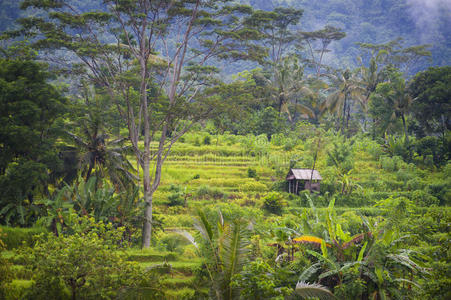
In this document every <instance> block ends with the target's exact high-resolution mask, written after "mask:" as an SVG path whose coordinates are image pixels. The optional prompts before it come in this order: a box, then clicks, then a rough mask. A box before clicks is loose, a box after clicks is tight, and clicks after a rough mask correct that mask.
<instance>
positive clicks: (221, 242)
mask: <svg viewBox="0 0 451 300" xmlns="http://www.w3.org/2000/svg"><path fill="white" fill-rule="evenodd" d="M194 227H195V228H196V229H197V231H198V232H199V234H200V237H201V243H202V244H203V246H204V247H202V248H200V247H199V245H198V244H197V243H196V242H195V239H194V238H193V237H192V236H191V235H190V234H189V233H188V232H186V231H179V232H178V233H180V234H182V235H183V236H184V237H185V238H187V239H188V240H189V241H190V242H191V243H192V244H193V245H194V246H196V248H197V249H198V251H199V254H200V255H201V256H203V257H204V258H205V259H206V263H205V267H206V269H207V272H208V275H209V279H210V283H211V289H210V296H211V298H212V299H219V300H232V299H237V297H238V296H239V290H238V289H237V288H235V287H233V286H231V281H232V277H233V276H234V275H236V274H238V273H239V272H240V271H241V270H242V268H243V266H244V264H245V263H246V262H247V261H248V258H249V252H250V251H249V248H248V245H249V244H250V241H249V237H250V230H249V228H248V224H246V222H245V221H244V220H241V219H235V220H233V221H232V222H226V221H224V219H223V217H222V214H221V212H219V222H218V223H217V226H216V228H215V227H214V226H213V225H212V223H210V221H209V220H208V219H207V216H206V215H205V213H204V212H202V211H198V217H197V218H196V219H195V222H194Z"/></svg>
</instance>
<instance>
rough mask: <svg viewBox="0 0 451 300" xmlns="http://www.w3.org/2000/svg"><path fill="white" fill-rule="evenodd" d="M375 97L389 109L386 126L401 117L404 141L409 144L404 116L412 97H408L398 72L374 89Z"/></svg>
mask: <svg viewBox="0 0 451 300" xmlns="http://www.w3.org/2000/svg"><path fill="white" fill-rule="evenodd" d="M376 97H380V98H381V100H383V101H384V105H385V106H386V107H388V108H389V109H390V111H389V112H391V113H390V115H389V116H387V119H388V120H387V121H386V122H387V123H388V125H389V124H391V123H393V122H394V121H395V120H396V119H397V118H399V117H401V120H402V125H403V130H404V136H405V141H406V143H407V144H409V135H408V133H407V125H406V115H407V114H408V112H409V110H410V106H411V104H412V101H413V99H412V97H411V96H410V95H409V93H408V90H407V86H406V81H405V79H404V78H403V77H402V74H401V73H399V72H394V73H393V74H392V76H390V79H389V81H388V82H384V83H380V84H379V85H378V86H377V88H376Z"/></svg>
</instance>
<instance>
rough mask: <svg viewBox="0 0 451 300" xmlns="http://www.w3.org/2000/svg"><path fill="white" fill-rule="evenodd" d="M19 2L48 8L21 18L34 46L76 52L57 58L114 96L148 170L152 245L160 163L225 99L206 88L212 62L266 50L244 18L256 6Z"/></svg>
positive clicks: (164, 0) (146, 242) (147, 226)
mask: <svg viewBox="0 0 451 300" xmlns="http://www.w3.org/2000/svg"><path fill="white" fill-rule="evenodd" d="M22 7H23V8H28V7H32V8H35V9H39V10H41V11H43V12H46V13H47V15H45V17H42V18H41V17H30V18H28V19H24V20H22V21H21V23H22V25H23V27H24V29H25V30H26V32H27V33H29V34H30V33H31V34H34V35H35V38H36V39H35V43H34V44H35V46H36V47H38V48H40V49H51V50H55V49H62V50H64V52H63V53H64V56H68V55H67V52H68V51H69V52H70V53H71V55H74V56H75V57H73V59H72V60H70V61H67V60H66V61H61V60H60V62H63V63H66V64H67V65H69V66H70V70H71V72H72V73H77V72H78V74H80V75H81V76H83V77H86V78H87V79H89V80H91V82H92V83H94V84H96V85H98V86H100V87H103V88H104V89H105V91H106V93H108V95H109V96H110V98H111V100H112V101H114V103H116V105H117V107H118V111H119V113H120V114H121V116H122V118H123V120H124V121H125V123H126V125H127V128H128V135H129V136H128V138H129V140H130V142H131V144H132V147H133V150H134V152H135V155H136V157H137V159H138V161H139V164H140V167H141V168H142V171H143V181H142V185H143V195H144V203H145V209H144V225H143V247H149V246H150V239H151V228H152V203H153V195H154V193H155V191H156V190H157V189H158V186H159V184H160V180H161V174H162V166H163V163H164V162H165V160H166V159H167V157H168V155H169V153H170V150H171V148H172V146H173V144H174V143H175V142H176V141H177V140H178V139H179V138H180V137H181V136H182V135H183V134H184V133H185V132H186V131H187V130H189V128H191V126H192V125H193V124H195V123H196V122H197V121H199V120H200V119H202V118H204V117H205V116H207V115H209V114H211V113H212V112H213V111H214V109H215V108H216V106H220V105H219V104H220V103H219V102H217V101H216V100H217V99H216V98H215V97H212V96H213V94H212V92H211V91H210V90H208V89H207V88H206V87H208V86H210V85H212V84H214V83H215V82H216V81H214V80H212V79H214V76H213V75H214V74H215V73H216V72H217V70H216V68H214V67H211V66H208V62H209V61H210V60H211V59H212V58H217V59H229V58H231V59H247V58H249V57H254V56H256V57H258V56H259V55H260V53H261V51H260V47H258V46H256V45H254V44H252V43H251V42H250V41H251V40H252V39H255V38H258V35H257V34H256V32H255V30H252V29H250V28H248V26H247V25H246V22H245V21H246V20H247V17H248V16H249V15H250V14H251V13H252V9H251V8H250V7H249V6H245V5H236V4H234V3H233V2H231V1H227V0H221V1H212V0H195V1H185V0H177V1H170V0H160V1H150V0H106V1H103V5H102V6H101V10H96V11H89V12H82V10H81V8H80V7H76V3H73V2H72V1H68V0H62V1H53V0H52V1H44V0H38V1H36V0H26V1H24V2H23V3H22ZM260 56H261V55H260ZM74 60H75V61H74ZM214 101H216V102H214ZM212 102H213V103H212ZM213 104H215V105H213ZM157 132H159V134H158V135H157V134H156V133H157ZM141 141H142V142H143V144H144V147H143V148H140V147H139V142H141ZM152 142H156V150H155V151H152V152H151V143H152ZM141 149H143V150H141ZM152 162H153V165H151V163H152Z"/></svg>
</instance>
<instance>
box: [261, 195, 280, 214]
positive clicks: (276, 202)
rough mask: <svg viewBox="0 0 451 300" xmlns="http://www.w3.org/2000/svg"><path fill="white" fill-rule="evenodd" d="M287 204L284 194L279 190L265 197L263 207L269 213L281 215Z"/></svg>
mask: <svg viewBox="0 0 451 300" xmlns="http://www.w3.org/2000/svg"><path fill="white" fill-rule="evenodd" d="M284 206H285V202H284V201H283V198H282V195H281V194H280V193H277V192H271V193H269V194H268V195H266V196H265V197H264V198H263V207H262V208H263V209H264V210H266V211H268V212H269V213H272V214H276V215H279V216H280V215H281V214H282V209H283V207H284Z"/></svg>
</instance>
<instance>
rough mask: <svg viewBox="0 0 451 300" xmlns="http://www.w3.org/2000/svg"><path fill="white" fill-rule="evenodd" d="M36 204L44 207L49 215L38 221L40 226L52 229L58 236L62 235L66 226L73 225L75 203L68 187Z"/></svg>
mask: <svg viewBox="0 0 451 300" xmlns="http://www.w3.org/2000/svg"><path fill="white" fill-rule="evenodd" d="M36 204H37V205H43V206H44V207H45V209H46V211H47V215H46V216H42V217H41V218H40V219H39V220H38V222H37V223H38V225H40V226H44V227H47V228H50V230H51V231H52V232H53V233H54V234H55V235H56V236H59V235H60V234H61V232H62V230H63V227H64V226H68V225H69V224H70V223H71V219H72V216H73V203H72V201H71V196H70V188H69V187H68V186H65V187H63V188H62V189H60V190H57V191H55V193H54V194H53V196H52V197H50V198H47V199H42V200H39V201H36Z"/></svg>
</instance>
